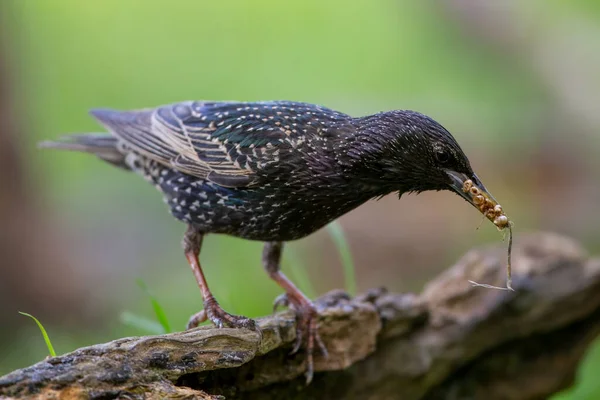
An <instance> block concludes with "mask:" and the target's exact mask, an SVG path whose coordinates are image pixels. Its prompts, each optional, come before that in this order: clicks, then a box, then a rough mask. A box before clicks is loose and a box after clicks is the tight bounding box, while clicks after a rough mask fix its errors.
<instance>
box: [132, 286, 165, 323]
mask: <svg viewBox="0 0 600 400" xmlns="http://www.w3.org/2000/svg"><path fill="white" fill-rule="evenodd" d="M136 282H137V285H138V286H139V287H140V289H142V290H143V291H144V293H146V295H147V296H148V298H149V299H150V303H152V309H153V310H154V314H155V315H156V319H157V320H158V322H159V323H160V325H161V326H162V327H163V329H164V331H165V333H170V332H172V331H171V325H169V320H168V319H167V314H165V310H164V309H163V308H162V306H161V305H160V303H159V302H158V300H156V298H155V297H154V296H152V294H150V291H149V290H148V286H146V283H145V282H144V281H143V280H141V279H138V280H137V281H136Z"/></svg>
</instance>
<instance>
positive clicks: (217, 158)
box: [92, 101, 350, 187]
mask: <svg viewBox="0 0 600 400" xmlns="http://www.w3.org/2000/svg"><path fill="white" fill-rule="evenodd" d="M92 115H94V116H95V117H96V118H97V119H98V120H99V121H100V122H101V123H102V124H103V125H105V126H106V127H107V128H108V129H109V130H110V131H111V132H112V133H113V134H114V135H116V136H117V137H119V138H120V139H122V140H123V141H124V142H126V143H127V144H129V145H130V146H131V147H132V148H134V149H135V150H136V151H138V152H140V153H142V154H144V155H145V156H147V157H149V158H151V159H154V160H156V161H158V162H160V163H162V164H164V165H168V166H171V167H172V168H175V169H177V170H179V171H181V172H184V173H186V174H189V175H193V176H197V177H200V178H203V179H208V180H210V181H213V182H215V183H217V184H219V185H222V186H230V187H240V186H248V185H250V184H251V183H252V182H253V181H254V178H255V175H256V172H258V171H259V170H261V169H263V168H265V167H267V166H269V165H270V164H272V163H278V162H280V159H281V157H286V156H287V155H289V154H290V150H292V149H294V148H297V147H298V146H301V145H302V144H303V143H304V142H305V141H306V140H307V139H309V138H311V137H314V136H315V135H316V136H320V137H327V136H328V135H329V133H328V132H333V131H335V126H336V124H337V125H342V124H344V123H347V121H349V120H350V117H349V116H348V115H346V114H342V113H338V112H336V111H333V110H329V109H327V108H323V107H319V106H315V105H312V104H305V103H294V102H260V103H237V102H200V101H193V102H192V101H188V102H182V103H176V104H172V105H167V106H163V107H159V108H157V109H153V110H140V111H123V112H121V111H112V110H94V111H92Z"/></svg>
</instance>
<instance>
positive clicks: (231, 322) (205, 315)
mask: <svg viewBox="0 0 600 400" xmlns="http://www.w3.org/2000/svg"><path fill="white" fill-rule="evenodd" d="M207 319H208V320H210V321H211V322H212V323H213V324H214V325H215V326H216V327H217V328H223V327H225V326H227V327H230V328H245V329H250V330H253V331H255V330H256V329H257V327H256V322H255V321H254V320H253V319H250V318H246V317H243V316H241V315H234V314H229V313H228V312H227V311H225V310H223V309H222V308H221V306H219V304H218V303H217V302H216V301H215V300H214V299H212V300H211V299H209V300H208V301H205V302H204V309H203V310H201V311H199V312H197V313H196V314H194V315H192V316H191V317H190V319H189V321H188V323H187V329H192V328H195V327H197V326H198V325H199V324H201V323H202V322H204V321H206V320H207Z"/></svg>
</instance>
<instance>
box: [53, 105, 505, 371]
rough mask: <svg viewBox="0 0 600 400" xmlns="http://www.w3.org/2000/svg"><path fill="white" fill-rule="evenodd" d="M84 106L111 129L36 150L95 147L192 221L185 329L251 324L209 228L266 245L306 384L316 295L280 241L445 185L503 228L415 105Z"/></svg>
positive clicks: (445, 138)
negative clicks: (221, 285)
mask: <svg viewBox="0 0 600 400" xmlns="http://www.w3.org/2000/svg"><path fill="white" fill-rule="evenodd" d="M91 114H92V115H93V116H94V117H95V118H96V119H97V120H98V121H99V122H100V123H101V124H102V125H103V126H104V127H105V128H106V129H107V130H108V133H109V134H96V133H90V134H81V135H73V136H68V137H66V138H65V139H64V140H62V141H58V142H46V143H43V144H42V146H43V147H53V148H59V149H66V150H75V151H83V152H87V153H92V154H95V155H96V156H98V157H99V158H101V159H102V160H104V161H107V162H109V163H111V164H113V165H116V166H118V167H121V168H123V169H126V170H131V171H134V172H136V173H138V174H140V175H142V176H143V177H144V178H145V179H146V180H148V181H149V182H151V183H152V184H153V185H154V186H156V188H158V190H160V191H161V192H162V193H163V195H164V198H165V202H166V203H167V204H168V206H169V209H170V211H171V214H172V215H173V216H174V217H175V218H177V219H179V220H180V221H182V222H184V223H185V224H187V231H186V233H185V235H184V239H183V246H184V250H185V256H186V258H187V260H188V262H189V264H190V266H191V268H192V271H193V273H194V276H195V277H196V280H197V282H198V285H199V286H200V290H201V292H202V298H203V303H204V304H203V310H202V311H201V312H199V313H198V314H196V315H194V316H192V318H191V319H190V322H189V324H188V328H191V327H194V326H196V325H198V324H199V323H200V322H202V321H204V320H206V319H209V320H210V321H212V323H214V324H215V325H216V326H217V327H223V326H230V327H245V328H250V329H255V328H256V327H255V323H254V321H253V320H251V319H248V318H245V317H242V316H238V315H232V314H229V313H227V312H226V311H224V310H223V309H222V308H221V307H220V306H219V304H218V303H217V301H216V300H215V298H214V296H213V295H212V293H211V291H210V289H209V287H208V284H207V282H206V279H205V277H204V274H203V272H202V268H201V266H200V262H199V253H200V248H201V244H202V239H203V237H204V235H205V234H208V233H221V234H227V235H232V236H236V237H240V238H244V239H249V240H259V241H262V242H265V246H264V250H263V256H262V262H263V266H264V268H265V269H266V271H267V273H268V275H269V277H270V278H271V279H273V280H274V281H275V282H276V283H277V284H278V285H279V286H281V288H282V289H283V290H284V291H285V296H286V297H285V303H286V304H288V305H289V306H290V307H291V308H293V310H294V311H295V313H296V318H297V321H298V324H297V326H298V331H297V337H296V345H295V346H294V348H295V350H298V349H299V348H300V347H301V346H302V345H304V346H305V348H306V366H307V372H306V375H307V380H309V381H310V379H311V378H312V374H313V362H312V360H313V349H314V347H315V345H317V346H319V347H320V349H321V351H322V352H323V353H324V355H326V349H325V347H324V346H323V344H322V342H321V340H320V338H319V334H318V326H317V317H318V315H317V311H316V309H315V307H314V305H313V303H312V302H311V301H310V300H309V299H308V298H307V297H306V296H305V295H304V294H303V293H302V292H300V291H299V290H298V289H297V288H296V286H294V284H293V283H292V282H291V281H290V280H289V279H288V278H287V277H286V276H285V275H284V274H283V273H282V272H281V271H280V258H281V252H282V249H283V242H286V241H290V240H296V239H300V238H303V237H305V236H307V235H309V234H311V233H313V232H315V231H316V230H318V229H319V228H321V227H323V226H324V225H326V224H327V223H329V222H331V221H333V220H334V219H336V218H338V217H339V216H341V215H343V214H345V213H347V212H348V211H350V210H352V209H354V208H356V207H358V206H359V205H361V204H362V203H364V202H366V201H367V200H369V199H372V198H377V197H381V196H384V195H386V194H388V193H391V192H397V193H398V195H399V196H401V195H402V194H403V193H410V192H417V193H418V192H423V191H427V190H452V191H454V192H456V193H458V194H459V195H461V196H462V197H463V198H465V199H466V200H467V201H469V202H470V203H471V204H472V205H474V206H475V207H477V208H478V209H480V210H481V212H483V213H485V214H486V216H487V217H488V218H489V219H490V220H492V221H493V222H495V223H496V225H497V226H498V227H500V228H502V227H504V226H503V225H504V224H505V219H506V217H505V216H504V214H503V213H502V211H501V209H498V208H497V207H496V208H494V207H495V206H496V205H497V203H496V202H495V200H494V199H493V197H491V196H490V195H489V193H488V192H487V190H486V189H485V187H484V186H483V185H482V184H481V181H480V180H479V178H478V177H477V176H476V175H475V174H474V172H473V170H472V168H471V165H470V163H469V160H468V159H467V157H466V155H465V154H464V152H463V151H462V150H461V148H460V146H459V145H458V143H457V142H456V140H455V139H454V138H453V137H452V135H451V134H450V133H449V132H448V131H447V130H446V129H445V128H444V127H442V126H441V125H440V124H439V123H437V122H436V121H434V120H433V119H431V118H429V117H427V116H425V115H423V114H420V113H418V112H414V111H389V112H382V113H378V114H374V115H369V116H365V117H360V118H353V117H351V116H349V115H346V114H343V113H341V112H337V111H334V110H331V109H328V108H325V107H322V106H318V105H313V104H308V103H300V102H290V101H266V102H206V101H186V102H181V103H176V104H171V105H166V106H161V107H158V108H155V109H143V110H135V111H115V110H107V109H96V110H92V111H91ZM465 182H467V184H465ZM465 185H466V186H465ZM475 191H477V192H475ZM482 204H483V205H482ZM498 207H499V206H498ZM494 210H495V211H494Z"/></svg>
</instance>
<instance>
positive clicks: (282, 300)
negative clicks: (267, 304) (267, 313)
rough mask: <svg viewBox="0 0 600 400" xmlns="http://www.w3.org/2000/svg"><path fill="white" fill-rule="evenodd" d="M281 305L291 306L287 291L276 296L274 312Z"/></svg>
mask: <svg viewBox="0 0 600 400" xmlns="http://www.w3.org/2000/svg"><path fill="white" fill-rule="evenodd" d="M279 307H291V304H290V300H289V299H288V295H287V293H282V294H280V295H279V296H277V297H276V298H275V301H273V313H275V312H276V311H277V309H278V308H279Z"/></svg>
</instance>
